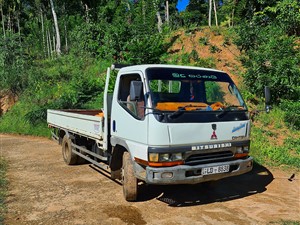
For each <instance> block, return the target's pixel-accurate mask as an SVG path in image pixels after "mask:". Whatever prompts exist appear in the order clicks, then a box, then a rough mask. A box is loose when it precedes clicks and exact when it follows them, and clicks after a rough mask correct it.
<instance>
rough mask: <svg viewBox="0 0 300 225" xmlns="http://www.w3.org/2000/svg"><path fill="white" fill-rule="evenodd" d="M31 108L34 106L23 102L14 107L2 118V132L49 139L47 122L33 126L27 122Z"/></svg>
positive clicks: (0, 122) (0, 129) (0, 125)
mask: <svg viewBox="0 0 300 225" xmlns="http://www.w3.org/2000/svg"><path fill="white" fill-rule="evenodd" d="M31 107H32V105H30V104H28V103H26V102H22V100H21V101H20V102H18V103H17V104H16V105H14V107H13V108H12V109H11V110H10V111H9V112H8V113H6V114H4V115H3V116H2V117H0V132H2V133H15V134H26V135H34V136H44V137H49V136H50V131H49V129H48V127H47V124H46V123H45V122H39V123H36V124H32V123H30V122H29V121H28V120H26V117H25V115H26V114H27V113H28V112H29V111H30V109H31Z"/></svg>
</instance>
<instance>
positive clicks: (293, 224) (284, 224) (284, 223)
mask: <svg viewBox="0 0 300 225" xmlns="http://www.w3.org/2000/svg"><path fill="white" fill-rule="evenodd" d="M269 224H270V225H275V224H280V225H300V221H293V220H280V221H276V222H270V223H269Z"/></svg>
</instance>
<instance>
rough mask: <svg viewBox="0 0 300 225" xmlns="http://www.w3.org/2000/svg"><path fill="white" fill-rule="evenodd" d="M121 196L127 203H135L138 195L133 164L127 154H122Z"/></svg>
mask: <svg viewBox="0 0 300 225" xmlns="http://www.w3.org/2000/svg"><path fill="white" fill-rule="evenodd" d="M122 180H123V194H124V198H125V199H126V200H127V201H136V199H137V195H138V181H137V178H136V177H135V176H134V169H133V163H132V160H131V158H130V154H129V153H128V152H124V154H123V165H122Z"/></svg>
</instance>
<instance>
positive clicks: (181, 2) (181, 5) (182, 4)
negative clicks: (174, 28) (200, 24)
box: [177, 0, 190, 12]
mask: <svg viewBox="0 0 300 225" xmlns="http://www.w3.org/2000/svg"><path fill="white" fill-rule="evenodd" d="M189 1H190V0H178V2H177V8H178V11H179V12H180V11H183V10H185V8H186V6H187V5H188V4H189Z"/></svg>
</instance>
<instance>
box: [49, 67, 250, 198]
mask: <svg viewBox="0 0 300 225" xmlns="http://www.w3.org/2000/svg"><path fill="white" fill-rule="evenodd" d="M112 70H117V71H118V73H117V76H116V79H110V75H111V73H112ZM112 81H113V82H114V89H113V91H109V87H111V82H112ZM110 89H112V88H110ZM103 102H104V104H103V108H102V109H101V110H74V109H73V110H68V109H62V110H48V112H47V121H48V124H49V127H51V128H53V131H52V136H53V138H54V139H55V140H57V141H58V142H59V144H61V145H62V156H63V159H64V161H65V162H66V164H68V165H72V164H77V163H78V162H80V161H82V159H84V160H86V161H88V162H91V163H93V164H95V165H96V166H98V167H100V168H102V169H104V170H106V171H108V172H109V173H110V174H111V178H112V179H119V180H121V181H122V183H123V193H124V197H125V199H126V200H127V201H135V200H137V197H138V194H139V185H141V184H140V183H141V182H140V181H142V182H144V183H147V184H154V185H173V184H196V183H201V182H206V181H213V180H218V179H222V178H225V177H230V176H237V175H240V174H243V173H246V172H249V171H250V170H251V169H252V166H253V159H252V157H251V156H249V151H250V120H249V112H248V109H247V106H246V104H245V102H244V100H243V98H242V96H241V94H240V92H239V90H238V88H237V87H236V85H235V84H234V82H233V81H232V79H231V78H230V77H229V75H228V74H226V73H225V72H222V71H219V70H213V69H205V68H199V67H190V66H175V65H161V64H159V65H135V66H121V65H112V67H111V68H108V69H107V75H106V84H105V92H104V101H103Z"/></svg>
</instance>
